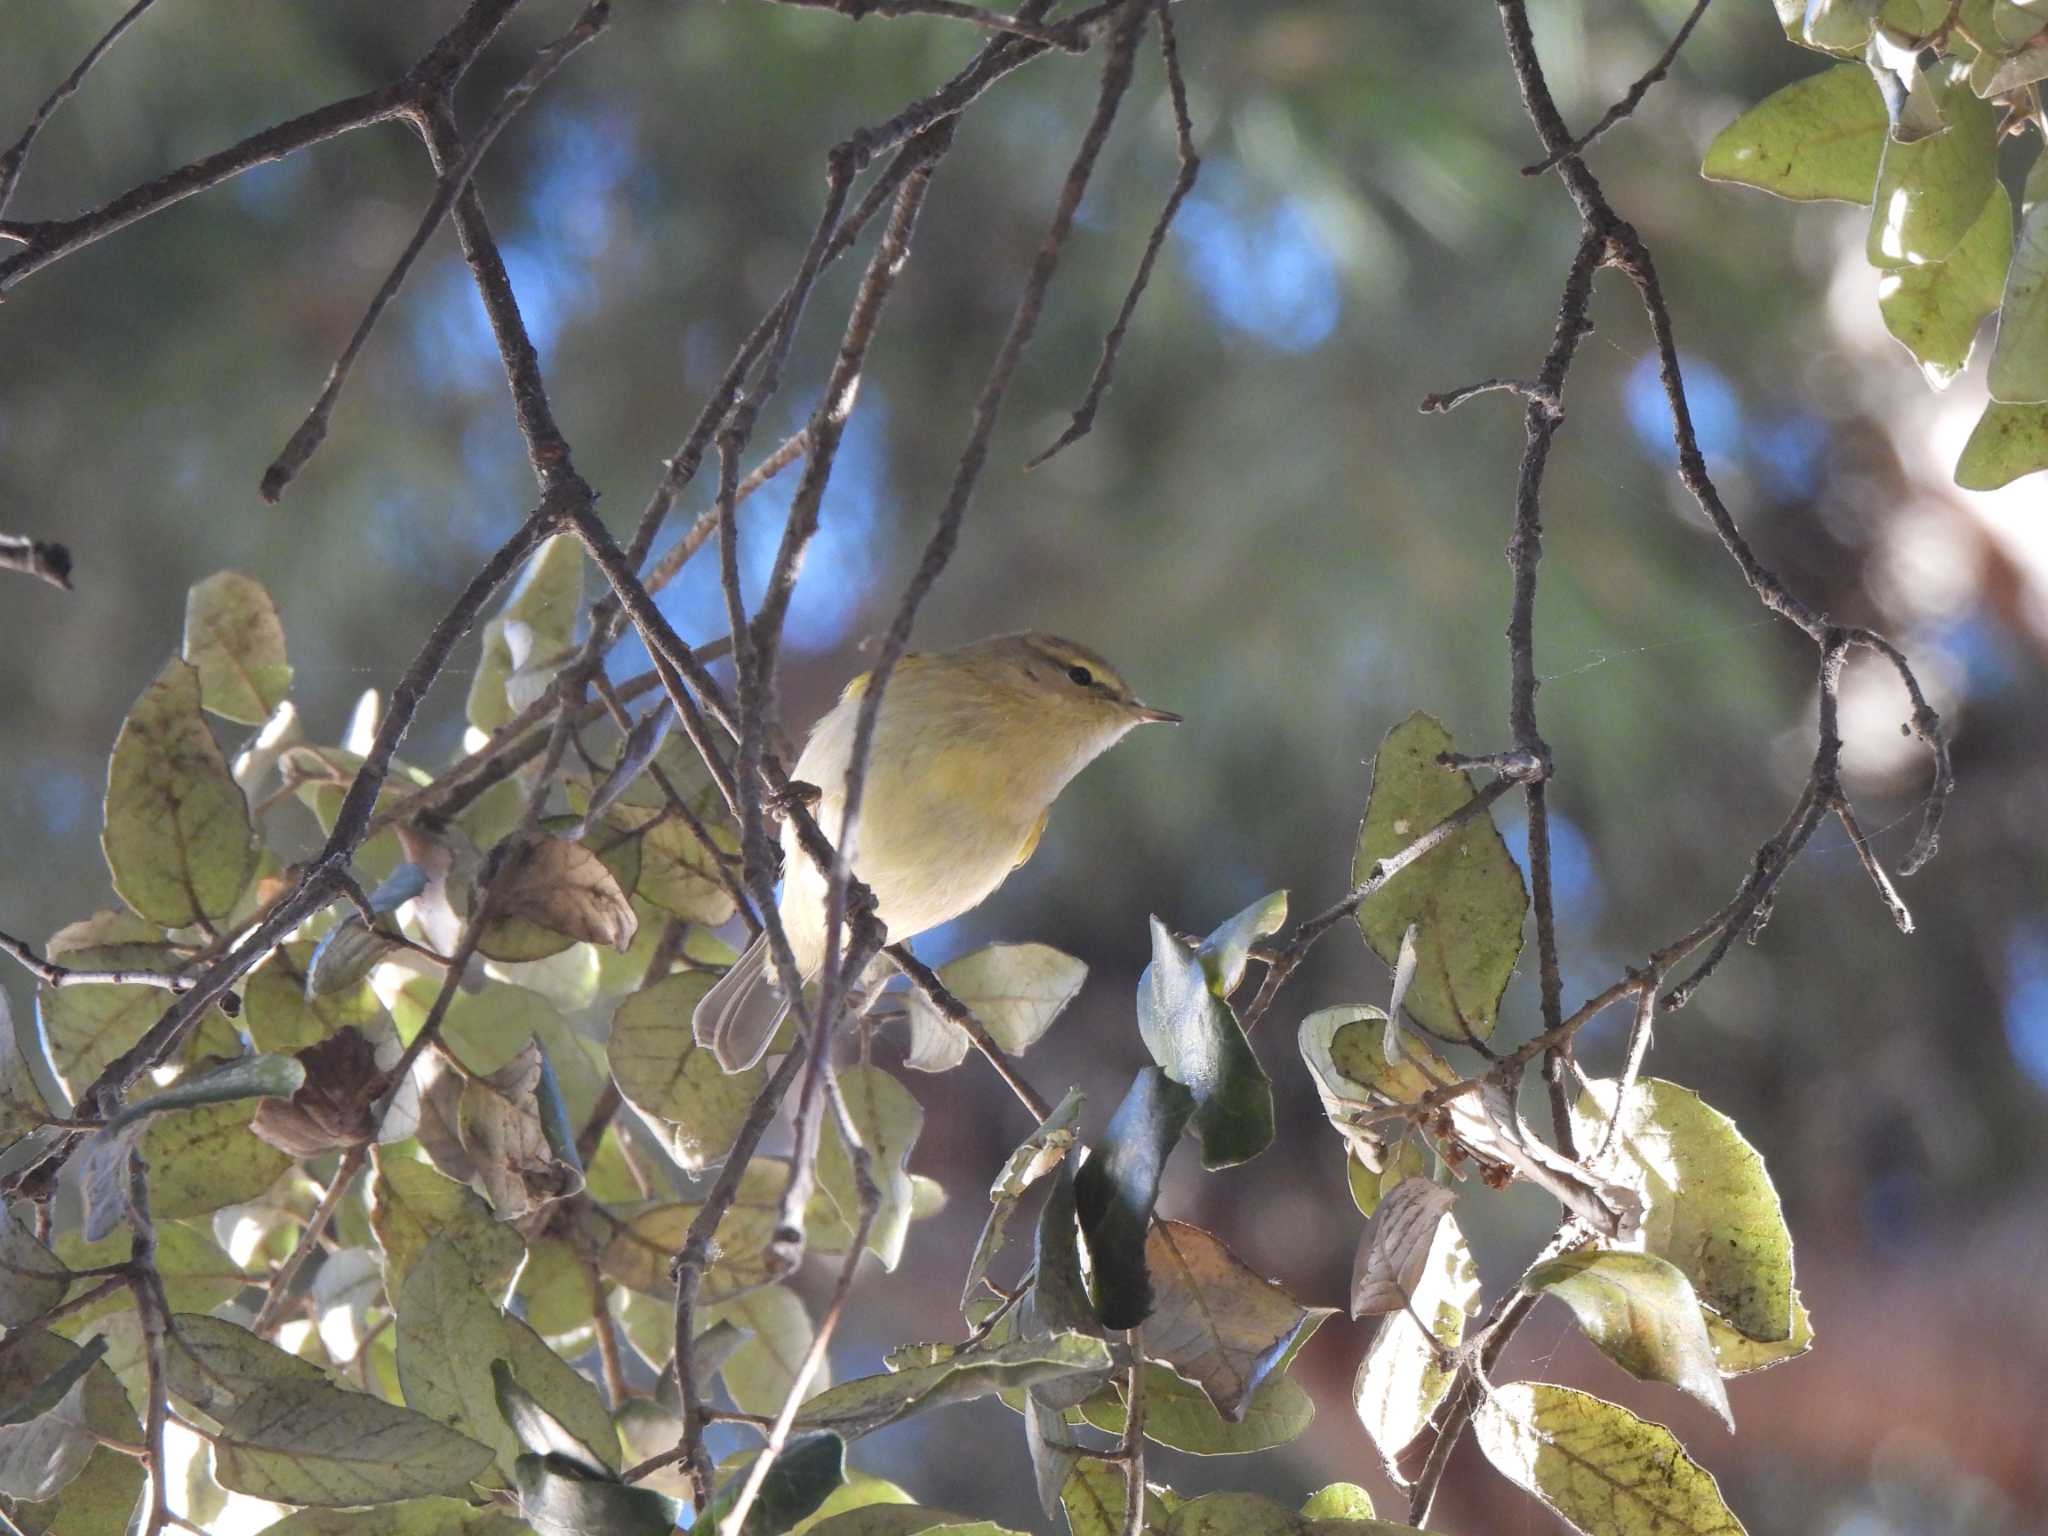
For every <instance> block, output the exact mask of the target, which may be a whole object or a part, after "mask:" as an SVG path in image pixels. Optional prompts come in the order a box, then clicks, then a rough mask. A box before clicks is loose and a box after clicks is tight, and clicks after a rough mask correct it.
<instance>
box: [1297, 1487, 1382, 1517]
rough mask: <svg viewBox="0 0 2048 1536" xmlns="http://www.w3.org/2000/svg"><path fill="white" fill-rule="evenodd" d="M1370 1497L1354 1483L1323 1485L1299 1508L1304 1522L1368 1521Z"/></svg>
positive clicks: (1371, 1513) (1370, 1513) (1370, 1505)
mask: <svg viewBox="0 0 2048 1536" xmlns="http://www.w3.org/2000/svg"><path fill="white" fill-rule="evenodd" d="M1373 1515H1374V1510H1373V1507H1372V1495H1371V1494H1369V1493H1367V1492H1366V1491H1365V1490H1364V1489H1363V1488H1361V1487H1359V1486H1358V1484H1356V1483H1325V1484H1324V1485H1323V1486H1322V1487H1320V1488H1318V1489H1317V1490H1316V1491H1315V1492H1314V1493H1312V1494H1310V1495H1309V1496H1308V1502H1307V1503H1306V1504H1304V1505H1302V1506H1301V1517H1302V1519H1304V1520H1370V1519H1372V1518H1373Z"/></svg>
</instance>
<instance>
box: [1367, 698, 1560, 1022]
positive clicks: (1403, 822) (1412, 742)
mask: <svg viewBox="0 0 2048 1536" xmlns="http://www.w3.org/2000/svg"><path fill="white" fill-rule="evenodd" d="M1451 747H1452V741H1451V734H1450V732H1448V731H1446V730H1445V729H1444V728H1443V726H1442V725H1441V724H1440V723H1439V722H1438V721H1436V720H1434V719H1432V718H1431V717H1430V716H1428V715H1425V714H1421V713H1419V712H1418V713H1416V714H1412V715H1410V716H1409V717H1408V718H1407V719H1406V720H1404V721H1402V722H1401V723H1400V724H1399V725H1397V726H1395V727H1394V728H1393V729H1392V730H1391V731H1389V732H1387V736H1386V740H1385V741H1383V742H1382V743H1381V744H1380V750H1379V756H1378V757H1376V758H1375V759H1374V760H1373V770H1372V793H1371V796H1370V798H1368V800H1367V801H1366V807H1365V822H1364V824H1363V825H1362V826H1360V827H1359V829H1358V852H1357V854H1356V856H1355V857H1354V858H1353V860H1352V863H1351V879H1352V882H1353V883H1354V884H1359V883H1362V882H1364V880H1365V879H1366V878H1367V877H1368V876H1369V875H1370V873H1371V871H1372V868H1373V866H1374V865H1375V864H1377V863H1378V862H1379V861H1380V860H1381V859H1384V858H1388V857H1391V856H1392V855H1394V854H1397V853H1399V852H1400V851H1401V850H1402V849H1404V848H1406V847H1407V846H1408V845H1409V844H1410V843H1412V842H1414V841H1415V840H1416V839H1417V838H1419V837H1421V836H1422V835H1423V834H1425V833H1426V832H1428V831H1430V830H1431V829H1432V828H1433V827H1435V826H1436V825H1437V823H1438V822H1440V821H1442V820H1443V819H1444V818H1445V817H1447V816H1449V815H1451V814H1452V813H1453V812H1455V811H1457V810H1459V809H1460V808H1461V807H1462V806H1464V805H1465V803H1466V802H1467V801H1469V800H1470V799H1471V798H1472V796H1473V788H1472V779H1471V775H1469V774H1465V773H1454V772H1450V771H1447V770H1446V769H1444V768H1442V767H1440V766H1439V765H1438V763H1437V754H1438V753H1441V752H1448V751H1450V750H1451ZM1528 910H1529V895H1528V892H1527V890H1526V889H1525V888H1524V887H1523V884H1522V872H1521V870H1520V869H1519V868H1517V867H1516V864H1515V861H1514V859H1513V858H1512V857H1511V856H1510V855H1509V853H1508V848H1507V844H1506V843H1504V842H1502V841H1501V836H1500V833H1499V832H1498V831H1497V830H1495V828H1494V825H1493V818H1492V817H1491V816H1488V815H1480V816H1474V817H1473V818H1472V819H1471V820H1470V821H1468V822H1466V823H1465V824H1464V825H1463V826H1462V827H1460V828H1459V829H1458V830H1457V831H1456V832H1455V833H1453V834H1452V835H1451V836H1450V837H1449V838H1448V839H1447V840H1446V841H1445V842H1444V843H1442V844H1441V845H1440V846H1438V847H1437V848H1434V849H1432V850H1431V851H1430V852H1429V853H1428V854H1426V855H1425V856H1424V857H1422V858H1420V859H1418V860H1416V861H1415V863H1413V864H1412V865H1410V866H1409V867H1407V868H1406V869H1403V870H1402V871H1401V872H1400V873H1398V874H1396V875H1395V876H1394V877H1393V879H1391V880H1389V881H1388V882H1387V883H1386V884H1385V885H1383V886H1382V887H1380V889H1379V890H1378V891H1377V892H1375V893H1374V894H1373V896H1372V897H1371V898H1370V899H1368V900H1367V901H1365V902H1364V903H1362V904H1361V905H1360V907H1359V909H1358V927H1359V931H1360V932H1361V933H1363V934H1364V935H1365V941H1366V943H1367V944H1369V945H1371V946H1372V950H1373V953H1374V954H1376V955H1378V956H1379V957H1380V958H1381V959H1382V960H1384V961H1386V962H1387V964H1388V965H1389V966H1391V965H1393V963H1394V959H1395V957H1396V956H1397V955H1398V954H1399V953H1400V949H1401V938H1402V935H1404V934H1405V933H1406V932H1407V931H1408V927H1409V925H1410V924H1411V923H1412V924H1415V925H1416V934H1415V953H1416V970H1415V981H1414V984H1413V985H1412V986H1411V987H1410V988H1409V990H1408V1011H1409V1013H1410V1014H1412V1015H1413V1016H1414V1018H1415V1021H1416V1022H1417V1023H1418V1024H1420V1025H1421V1026H1422V1027H1423V1028H1424V1029H1427V1030H1428V1031H1430V1033H1432V1034H1434V1035H1437V1036H1440V1037H1441V1038H1443V1039H1445V1040H1465V1039H1468V1038H1473V1037H1476V1038H1478V1039H1481V1040H1485V1039H1487V1038H1489V1037H1490V1036H1491V1035H1492V1034H1493V1025H1494V1014H1495V1011H1496V1010H1497V1009H1498V1008H1499V1006H1500V996H1501V993H1502V992H1503V991H1504V990H1505V989H1506V987H1507V984H1508V978H1509V977H1510V976H1512V975H1513V974H1514V970H1515V961H1516V959H1517V958H1518V957H1519V956H1520V955H1521V953H1522V917H1523V914H1524V913H1526V912H1527V911H1528Z"/></svg>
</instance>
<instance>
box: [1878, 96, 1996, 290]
mask: <svg viewBox="0 0 2048 1536" xmlns="http://www.w3.org/2000/svg"><path fill="white" fill-rule="evenodd" d="M1966 76H1967V70H1965V71H1964V73H1963V74H1960V75H1959V74H1957V73H1956V72H1955V71H1953V70H1951V69H1950V68H1949V67H1948V66H1946V65H1943V66H1938V67H1936V68H1935V69H1932V70H1923V71H1921V72H1920V73H1919V75H1918V76H1917V78H1916V79H1915V80H1914V83H1913V97H1914V99H1916V100H1918V99H1923V98H1924V99H1925V100H1927V101H1929V102H1931V104H1932V106H1933V108H1934V110H1936V111H1938V112H1939V113H1940V116H1941V122H1942V130H1943V131H1941V132H1939V133H1935V134H1931V135H1929V136H1928V137H1926V138H1923V139H1918V140H1915V141H1914V142H1913V143H1910V144H1904V143H1900V142H1899V140H1898V139H1897V138H1896V137H1893V138H1890V139H1887V140H1886V142H1885V146H1884V161H1883V163H1882V164H1881V165H1880V166H1879V167H1878V175H1877V193H1876V201H1875V205H1874V206H1873V207H1872V209H1871V213H1870V235H1869V238H1868V240H1867V241H1866V242H1865V246H1864V254H1865V256H1866V257H1867V258H1868V259H1869V261H1870V264H1871V265H1872V266H1874V267H1907V266H1921V265H1923V264H1925V263H1927V262H1931V261H1946V260H1947V259H1948V257H1949V255H1950V253H1951V252H1953V251H1954V250H1955V248H1956V247H1957V246H1958V245H1960V244H1961V243H1962V239H1963V236H1964V235H1966V234H1967V233H1969V230H1970V226H1971V225H1973V224H1975V223H1976V222H1977V217H1978V215H1979V214H1981V213H1982V212H1983V211H1984V202H1985V199H1987V198H1989V197H1990V196H1991V189H1992V187H1993V186H1994V185H1996V183H1997V180H1998V164H1997V160H1998V155H1997V150H1998V145H1997V122H1996V113H1995V112H1994V111H1993V109H1992V107H1991V106H1990V104H1989V103H1988V102H1985V101H1982V100H1980V99H1979V98H1978V97H1977V95H1976V93H1975V92H1973V91H1972V90H1971V89H1970V87H1969V82H1968V79H1967V78H1966Z"/></svg>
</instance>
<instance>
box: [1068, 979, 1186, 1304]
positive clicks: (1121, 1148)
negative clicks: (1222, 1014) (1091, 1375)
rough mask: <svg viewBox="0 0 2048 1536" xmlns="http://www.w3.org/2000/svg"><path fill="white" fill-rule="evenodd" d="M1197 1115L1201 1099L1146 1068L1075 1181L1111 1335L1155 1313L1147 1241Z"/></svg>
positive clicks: (1097, 1294)
mask: <svg viewBox="0 0 2048 1536" xmlns="http://www.w3.org/2000/svg"><path fill="white" fill-rule="evenodd" d="M1204 995H1206V993H1205V994H1204ZM1194 1111H1195V1100H1194V1095H1192V1094H1191V1093H1189V1092H1188V1091H1187V1089H1185V1088H1183V1087H1181V1085H1180V1084H1179V1083H1176V1082H1174V1081H1173V1080H1172V1079H1171V1078H1169V1077H1168V1076H1167V1075H1166V1074H1165V1073H1164V1072H1163V1071H1161V1070H1160V1069H1159V1068H1158V1067H1156V1066H1149V1067H1145V1068H1143V1069H1142V1070H1140V1071H1139V1073H1138V1075H1137V1076H1136V1077H1135V1078H1133V1079H1132V1080H1131V1086H1130V1090H1129V1091H1128V1092H1127V1093H1126V1094H1125V1095H1124V1099H1123V1102H1122V1103H1121V1104H1119V1105H1118V1106H1117V1110H1116V1113H1115V1114H1114V1115H1113V1116H1111V1117H1110V1122H1109V1126H1108V1128H1107V1129H1106V1130H1104V1131H1103V1133H1102V1139H1101V1141H1100V1142H1098V1143H1097V1145H1096V1147H1095V1149H1094V1153H1093V1155H1092V1156H1091V1157H1090V1158H1089V1159H1088V1161H1087V1162H1086V1163H1085V1164H1084V1165H1083V1166H1082V1168H1081V1170H1080V1172H1079V1173H1078V1174H1076V1175H1075V1177H1074V1203H1075V1209H1076V1210H1077V1212H1078V1213H1079V1216H1080V1222H1081V1236H1082V1239H1083V1241H1084V1242H1085V1243H1086V1245H1087V1249H1088V1255H1089V1258H1090V1261H1091V1264H1092V1269H1093V1273H1092V1284H1093V1289H1094V1295H1095V1312H1096V1316H1097V1317H1098V1318H1100V1319H1101V1322H1102V1325H1103V1327H1105V1328H1117V1329H1121V1328H1135V1327H1137V1326H1138V1324H1140V1323H1142V1322H1143V1321H1144V1320H1145V1318H1146V1317H1147V1316H1148V1315H1149V1314H1150V1313H1151V1311H1152V1282H1151V1280H1150V1278H1149V1277H1148V1276H1147V1274H1146V1271H1145V1235H1146V1232H1147V1231H1148V1230H1149V1228H1150V1226H1151V1221H1152V1207H1153V1206H1154V1205H1155V1204H1157V1203H1158V1200H1159V1180H1160V1177H1161V1175H1162V1174H1164V1172H1165V1170H1166V1159H1167V1157H1168V1155H1169V1154H1171V1153H1172V1151H1173V1148H1174V1145H1175V1143H1177V1142H1178V1141H1179V1140H1180V1138H1181V1133H1182V1131H1184V1130H1185V1129H1186V1128H1187V1124H1188V1121H1189V1119H1190V1118H1191V1117H1192V1116H1193V1114H1194Z"/></svg>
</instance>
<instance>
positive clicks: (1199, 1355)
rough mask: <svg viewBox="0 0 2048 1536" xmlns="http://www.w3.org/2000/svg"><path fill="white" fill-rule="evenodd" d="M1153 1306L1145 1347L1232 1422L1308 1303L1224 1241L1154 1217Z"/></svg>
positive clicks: (1149, 1252)
mask: <svg viewBox="0 0 2048 1536" xmlns="http://www.w3.org/2000/svg"><path fill="white" fill-rule="evenodd" d="M1145 1259H1146V1266H1147V1268H1148V1269H1149V1270H1150V1272H1151V1275H1152V1290H1153V1299H1154V1303H1153V1309H1152V1315H1151V1316H1150V1317H1148V1318H1147V1319H1146V1320H1145V1352H1146V1354H1147V1355H1148V1356H1150V1357H1151V1358H1152V1359H1155V1360H1159V1361H1161V1362H1163V1363H1164V1364H1167V1365H1170V1366H1172V1367H1173V1369H1174V1371H1175V1372H1176V1373H1178V1374H1179V1375H1180V1376H1181V1377H1182V1378H1184V1379H1185V1380H1188V1381H1192V1382H1193V1383H1194V1384H1195V1385H1196V1386H1198V1387H1200V1388H1201V1389H1202V1390H1203V1391H1204V1392H1206V1393H1207V1394H1208V1396H1209V1401H1210V1402H1212V1403H1214V1404H1215V1405H1216V1411H1217V1412H1218V1413H1220V1414H1221V1415H1222V1416H1223V1417H1224V1418H1225V1419H1227V1420H1229V1421H1230V1422H1232V1423H1235V1422H1237V1420H1239V1419H1240V1418H1242V1417H1243V1416H1244V1411H1245V1409H1246V1408H1247V1407H1248V1406H1249V1405H1250V1401H1251V1394H1252V1391H1253V1389H1254V1388H1256V1387H1257V1386H1258V1384H1259V1383H1260V1382H1262V1381H1264V1380H1265V1379H1266V1376H1267V1375H1268V1373H1270V1372H1271V1371H1272V1369H1273V1368H1274V1367H1275V1366H1276V1365H1278V1364H1279V1363H1280V1360H1281V1358H1282V1357H1283V1356H1284V1355H1285V1354H1286V1353H1287V1350H1288V1347H1289V1346H1290V1345H1291V1344H1292V1343H1293V1342H1294V1337H1295V1335H1296V1334H1297V1333H1299V1332H1300V1331H1301V1329H1302V1327H1303V1326H1304V1325H1305V1324H1306V1323H1307V1322H1308V1320H1309V1316H1310V1310H1309V1309H1308V1308H1306V1307H1303V1306H1301V1305H1300V1304H1299V1303H1298V1302H1296V1301H1295V1299H1294V1298H1293V1297H1292V1296H1289V1295H1288V1294H1287V1292H1286V1291H1285V1290H1283V1289H1282V1288H1281V1287H1280V1286H1278V1285H1276V1284H1274V1283H1273V1282H1272V1281H1271V1280H1268V1279H1265V1278H1264V1277H1263V1276H1261V1275H1259V1274H1257V1273H1256V1272H1254V1271H1253V1270H1252V1269H1251V1267H1250V1266H1249V1265H1247V1264H1246V1263H1245V1262H1244V1261H1243V1260H1242V1259H1240V1258H1239V1257H1238V1256H1237V1255H1236V1254H1234V1253H1232V1252H1231V1251H1230V1250H1229V1249H1228V1248H1227V1247H1225V1246H1224V1244H1223V1240H1222V1239H1221V1238H1219V1237H1217V1236H1215V1235H1214V1234H1213V1233H1210V1232H1204V1231H1203V1230H1202V1229H1201V1228H1200V1227H1195V1226H1190V1225H1189V1224H1188V1223H1186V1222H1184V1221H1155V1222H1154V1223H1153V1224H1152V1230H1151V1233H1150V1234H1149V1236H1148V1237H1147V1238H1146V1242H1145Z"/></svg>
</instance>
